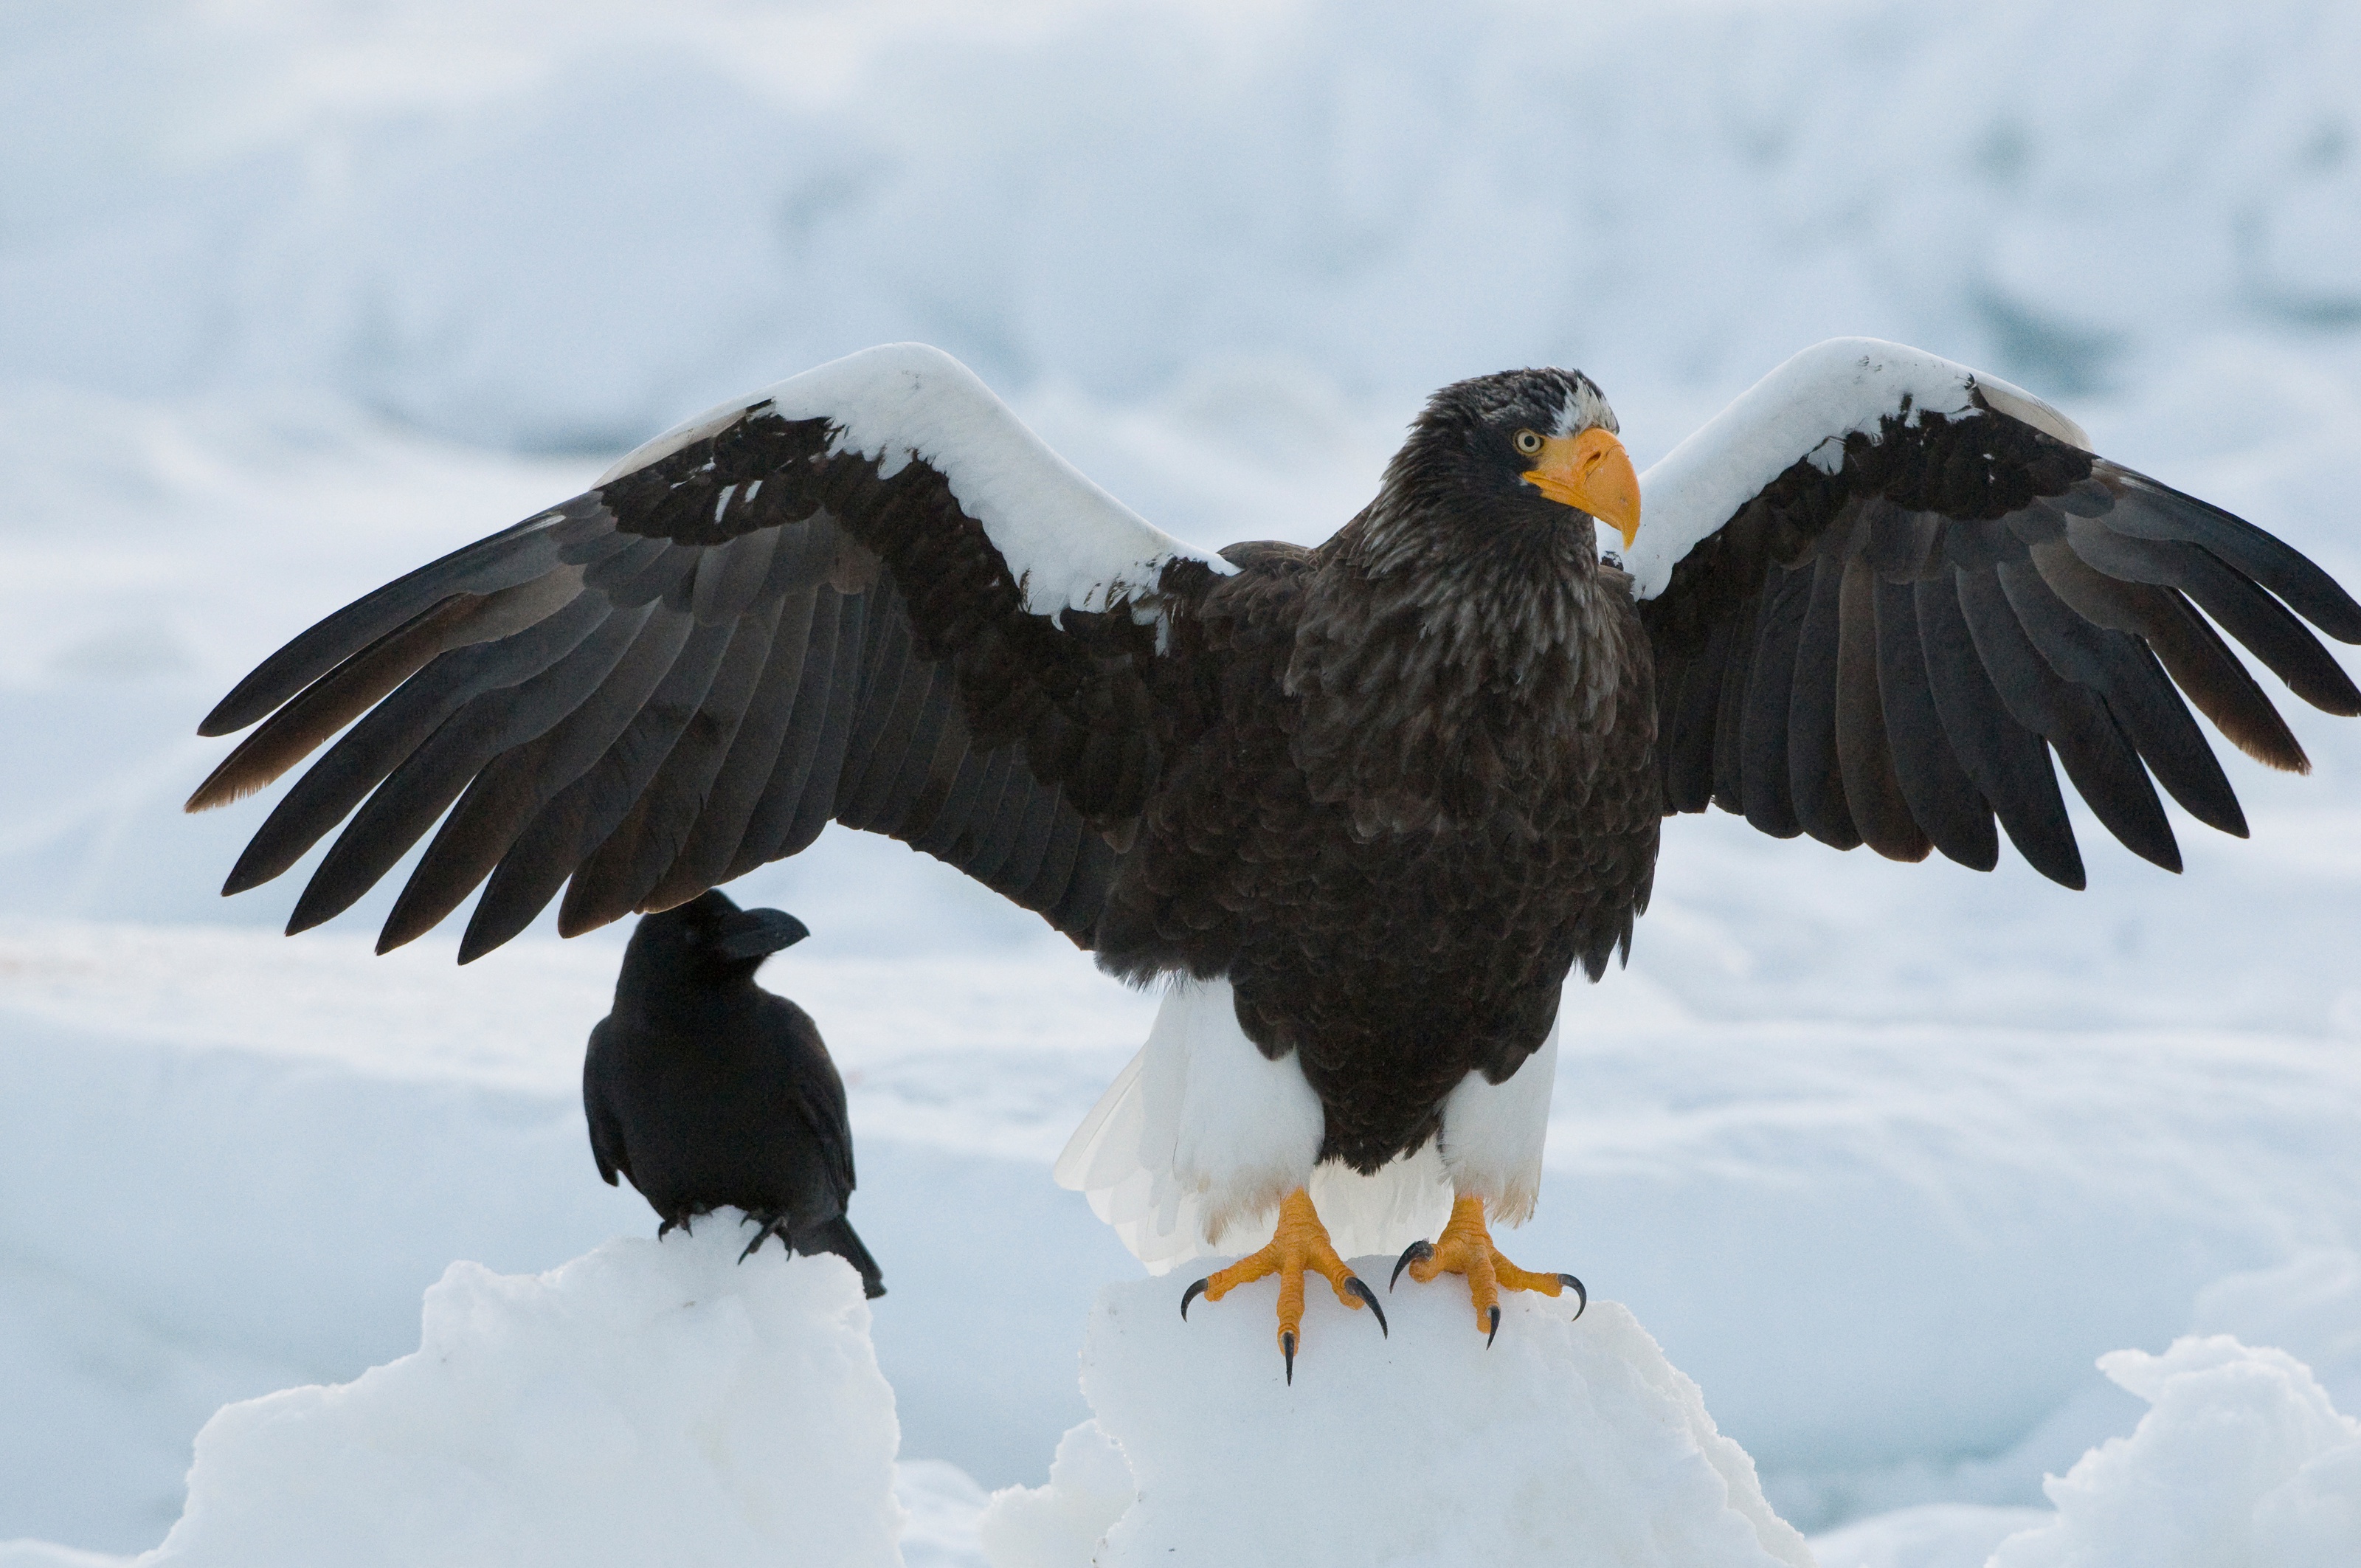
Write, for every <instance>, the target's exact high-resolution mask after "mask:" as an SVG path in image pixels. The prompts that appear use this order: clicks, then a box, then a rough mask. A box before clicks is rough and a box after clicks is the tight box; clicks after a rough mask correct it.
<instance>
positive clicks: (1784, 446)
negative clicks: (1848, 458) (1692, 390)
mask: <svg viewBox="0 0 2361 1568" xmlns="http://www.w3.org/2000/svg"><path fill="white" fill-rule="evenodd" d="M1979 391H1981V392H1982V394H1983V396H1984V399H1985V400H1986V401H1987V402H1989V403H1990V404H1991V406H1992V407H1993V408H1994V409H1996V410H1998V411H2001V412H2003V413H2005V414H2008V415H2009V416H2011V417H2012V418H2015V419H2020V420H2023V421H2024V422H2026V423H2027V424H2030V425H2032V426H2034V427H2035V428H2036V429H2037V430H2042V431H2046V432H2048V433H2049V434H2051V435H2054V436H2056V437H2058V438H2059V440H2061V441H2068V442H2070V443H2072V444H2075V445H2077V446H2081V447H2084V448H2086V449H2087V447H2088V446H2089V444H2090V438H2089V437H2088V436H2086V435H2084V434H2083V433H2082V429H2081V426H2080V425H2078V424H2076V423H2075V422H2073V421H2072V420H2070V419H2068V418H2067V417H2066V416H2065V415H2064V414H2062V413H2059V411H2057V410H2056V409H2053V408H2051V407H2050V406H2049V405H2048V404H2047V403H2045V402H2043V401H2042V400H2040V399H2038V398H2036V397H2034V396H2033V395H2032V394H2031V393H2029V392H2026V391H2025V390H2023V389H2020V388H2017V387H2013V386H2010V385H2009V384H2008V383H2007V382H2005V381H2002V380H1999V379H1997V378H1993V377H1990V376H1985V375H1982V373H1980V372H1978V371H1975V370H1971V369H1970V368H1969V367H1966V366H1964V365H1958V364H1954V363H1953V362H1952V361H1950V360H1949V359H1944V358H1941V357H1939V356H1936V355H1932V354H1927V353H1926V352H1924V351H1922V350H1920V349H1916V348H1910V347H1907V346H1905V345H1902V344H1898V343H1885V342H1882V341H1880V340H1879V339H1877V338H1873V337H1836V338H1830V339H1829V340H1828V342H1826V343H1821V344H1816V345H1813V346H1812V347H1810V348H1806V350H1804V351H1803V352H1802V353H1801V354H1798V355H1796V356H1795V357H1794V358H1792V359H1790V360H1788V361H1787V362H1786V363H1785V364H1784V365H1782V366H1780V367H1778V368H1777V369H1776V370H1773V371H1772V372H1771V374H1769V375H1768V376H1765V377H1763V379H1761V380H1760V381H1757V382H1756V383H1754V385H1753V386H1752V387H1750V388H1748V389H1746V390H1745V391H1744V392H1742V393H1741V394H1740V395H1739V397H1738V400H1737V401H1735V402H1733V403H1731V404H1730V406H1729V407H1728V408H1726V409H1724V410H1722V411H1721V412H1719V413H1718V414H1716V415H1715V416H1714V417H1713V418H1712V419H1710V420H1708V421H1707V422H1706V423H1705V424H1704V426H1703V427H1702V428H1700V429H1699V430H1698V431H1697V433H1696V434H1694V435H1692V436H1690V437H1689V438H1688V439H1687V440H1686V441H1684V442H1682V443H1681V444H1679V445H1678V446H1675V447H1674V448H1673V450H1672V451H1670V452H1669V453H1667V454H1665V455H1664V457H1663V458H1662V459H1661V460H1660V461H1658V462H1657V463H1656V464H1655V465H1654V466H1652V467H1650V468H1649V470H1648V471H1647V472H1646V473H1644V474H1642V475H1641V476H1640V532H1639V534H1638V536H1637V537H1636V538H1634V539H1633V540H1632V542H1631V548H1630V549H1629V550H1618V552H1617V554H1620V557H1621V560H1622V564H1623V566H1624V569H1625V570H1626V571H1628V572H1630V573H1631V576H1632V592H1633V593H1634V594H1635V595H1637V596H1638V597H1639V598H1643V599H1644V598H1655V597H1656V596H1657V595H1658V594H1661V593H1663V592H1664V588H1665V587H1666V585H1667V584H1669V583H1670V582H1671V581H1672V576H1673V567H1674V565H1675V564H1676V563H1677V562H1679V560H1680V559H1681V558H1682V557H1683V556H1685V555H1686V554H1688V553H1689V552H1690V551H1691V550H1693V549H1695V548H1696V547H1697V543H1698V542H1699V541H1701V540H1703V539H1705V538H1707V537H1708V535H1710V534H1712V533H1713V532H1715V531H1716V530H1718V529H1719V528H1720V527H1721V525H1722V524H1723V523H1725V522H1728V521H1730V518H1731V517H1733V516H1734V515H1736V513H1737V511H1738V509H1739V508H1741V507H1742V506H1744V505H1745V504H1746V503H1747V501H1749V500H1750V499H1752V498H1753V497H1754V496H1755V495H1756V494H1758V493H1759V492H1760V491H1761V490H1762V488H1763V486H1765V485H1767V484H1769V483H1770V482H1771V481H1772V480H1773V479H1774V478H1776V477H1779V475H1780V474H1782V473H1783V472H1784V471H1785V470H1786V469H1787V468H1788V467H1790V466H1793V465H1794V464H1795V463H1796V462H1799V461H1803V460H1807V459H1808V460H1810V461H1811V462H1813V463H1814V464H1815V465H1816V466H1818V467H1819V468H1820V469H1821V470H1822V471H1823V472H1826V473H1834V472H1835V471H1836V469H1837V467H1838V466H1839V465H1840V464H1841V463H1842V460H1843V453H1844V446H1843V443H1844V438H1845V437H1846V436H1848V435H1850V434H1851V433H1854V432H1855V431H1860V430H1867V429H1870V428H1872V426H1874V425H1875V424H1876V423H1877V422H1879V421H1880V420H1882V419H1884V418H1886V417H1888V416H1891V415H1900V414H1902V413H1903V411H1904V409H1905V400H1906V406H1907V408H1908V411H1909V415H1908V417H1909V418H1911V419H1913V420H1915V419H1916V416H1917V415H1919V414H1921V413H1925V412H1930V411H1931V412H1934V413H1939V414H1946V415H1949V416H1952V417H1958V416H1960V415H1975V414H1979V413H1981V412H1982V410H1981V409H1980V408H1979V407H1978V406H1977V404H1976V400H1975V398H1974V395H1973V394H1975V393H1976V392H1979ZM1615 543H1617V544H1618V545H1619V546H1620V543H1621V540H1620V537H1618V538H1617V539H1616V541H1615Z"/></svg>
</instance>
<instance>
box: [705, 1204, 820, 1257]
mask: <svg viewBox="0 0 2361 1568" xmlns="http://www.w3.org/2000/svg"><path fill="white" fill-rule="evenodd" d="M738 1223H740V1224H741V1225H760V1226H762V1227H763V1228H762V1229H761V1230H758V1231H756V1232H755V1233H754V1239H753V1240H752V1241H751V1242H748V1243H747V1244H746V1250H745V1251H744V1252H741V1253H740V1254H739V1255H738V1261H739V1262H741V1263H743V1262H745V1261H746V1260H747V1259H748V1258H750V1257H752V1256H753V1255H754V1254H755V1252H756V1251H757V1250H759V1249H760V1248H761V1246H762V1245H763V1243H764V1242H766V1241H769V1240H770V1239H771V1238H772V1237H773V1236H776V1237H778V1238H779V1245H780V1247H781V1248H782V1249H784V1250H785V1251H787V1252H793V1251H794V1250H795V1247H794V1245H792V1244H791V1243H789V1242H788V1240H787V1233H786V1229H785V1226H786V1223H787V1217H786V1216H785V1214H757V1213H753V1212H747V1213H746V1214H744V1215H742V1216H741V1217H740V1219H739V1221H738ZM686 1228H687V1227H686V1226H685V1225H684V1226H683V1227H682V1229H684V1230H686Z"/></svg>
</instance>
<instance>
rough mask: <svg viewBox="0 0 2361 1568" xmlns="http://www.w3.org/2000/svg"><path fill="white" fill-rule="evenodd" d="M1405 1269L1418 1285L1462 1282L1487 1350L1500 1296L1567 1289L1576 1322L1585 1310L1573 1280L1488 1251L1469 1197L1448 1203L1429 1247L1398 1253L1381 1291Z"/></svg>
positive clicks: (1417, 1245) (1477, 1207) (1415, 1245)
mask: <svg viewBox="0 0 2361 1568" xmlns="http://www.w3.org/2000/svg"><path fill="white" fill-rule="evenodd" d="M1405 1268H1407V1269H1409V1270H1410V1277H1411V1278H1412V1279H1415V1280H1417V1281H1418V1282H1419V1283H1420V1284H1421V1285H1423V1284H1425V1283H1426V1282H1427V1281H1428V1280H1431V1279H1433V1277H1435V1276H1436V1275H1438V1274H1457V1275H1463V1276H1465V1277H1466V1280H1467V1294H1468V1295H1470V1296H1471V1297H1473V1298H1475V1301H1476V1326H1477V1328H1479V1329H1482V1330H1483V1331H1484V1343H1485V1345H1486V1346H1487V1347H1489V1346H1490V1344H1491V1343H1492V1336H1493V1335H1495V1334H1497V1333H1499V1332H1500V1292H1501V1291H1503V1290H1538V1291H1540V1292H1541V1293H1542V1294H1543V1295H1544V1296H1555V1295H1558V1294H1560V1293H1561V1292H1562V1291H1564V1290H1565V1288H1566V1287H1567V1286H1569V1285H1570V1286H1572V1287H1574V1295H1575V1300H1576V1307H1575V1309H1574V1315H1575V1316H1576V1317H1577V1318H1578V1317H1580V1316H1582V1313H1583V1310H1584V1309H1585V1308H1587V1307H1588V1306H1589V1305H1590V1292H1589V1291H1587V1290H1585V1289H1584V1288H1582V1281H1581V1280H1579V1279H1576V1277H1574V1276H1573V1275H1571V1274H1535V1273H1534V1272H1532V1270H1531V1269H1526V1268H1519V1267H1518V1266H1516V1265H1515V1264H1513V1263H1510V1261H1509V1259H1508V1257H1507V1255H1505V1254H1503V1253H1502V1252H1501V1251H1500V1249H1499V1247H1496V1246H1494V1245H1492V1233H1491V1231H1490V1229H1489V1228H1488V1227H1487V1226H1486V1225H1485V1223H1484V1200H1482V1199H1481V1198H1478V1197H1477V1196H1475V1195H1474V1194H1473V1193H1462V1194H1460V1195H1459V1196H1458V1197H1457V1198H1455V1199H1454V1200H1452V1203H1451V1219H1450V1222H1449V1223H1447V1224H1445V1225H1444V1227H1443V1234H1442V1235H1441V1236H1439V1237H1437V1238H1436V1239H1435V1240H1433V1242H1412V1243H1411V1244H1410V1245H1409V1246H1407V1247H1405V1248H1404V1249H1402V1255H1401V1257H1400V1260H1399V1261H1397V1262H1396V1263H1395V1264H1394V1276H1393V1278H1392V1279H1390V1280H1389V1281H1387V1284H1386V1288H1387V1289H1389V1290H1390V1289H1392V1288H1393V1287H1394V1286H1395V1284H1397V1283H1399V1282H1400V1279H1401V1277H1402V1270H1403V1269H1405Z"/></svg>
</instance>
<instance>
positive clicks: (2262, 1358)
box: [1991, 1334, 2361, 1568]
mask: <svg viewBox="0 0 2361 1568" xmlns="http://www.w3.org/2000/svg"><path fill="white" fill-rule="evenodd" d="M2099 1369H2100V1370H2101V1371H2103V1372H2104V1373H2105V1374H2106V1375H2107V1376H2109V1377H2111V1378H2113V1379H2114V1381H2115V1382H2116V1383H2118V1384H2120V1385H2121V1386H2122V1387H2125V1388H2127V1389H2129V1390H2131V1392H2133V1393H2135V1394H2136V1395H2138V1396H2139V1397H2140V1398H2143V1399H2146V1400H2147V1401H2148V1403H2149V1405H2150V1406H2151V1407H2152V1408H2151V1409H2149V1410H2148V1412H2147V1415H2145V1416H2143V1417H2141V1418H2140V1423H2139V1427H2138V1429H2137V1430H2136V1431H2134V1432H2133V1433H2132V1435H2131V1436H2130V1437H2128V1438H2115V1439H2112V1440H2110V1441H2109V1442H2106V1443H2104V1444H2103V1445H2102V1446H2100V1447H2098V1448H2094V1449H2092V1451H2091V1452H2090V1453H2086V1454H2084V1455H2083V1456H2082V1459H2081V1463H2079V1464H2076V1465H2075V1466H2074V1468H2073V1469H2072V1470H2070V1471H2069V1472H2068V1473H2067V1474H2066V1475H2065V1476H2064V1477H2063V1478H2056V1477H2053V1478H2052V1479H2051V1480H2050V1481H2049V1482H2048V1483H2047V1486H2046V1489H2047V1490H2048V1494H2049V1500H2050V1501H2051V1502H2053V1503H2055V1504H2057V1505H2058V1518H2057V1519H2056V1520H2055V1521H2053V1522H2051V1523H2049V1524H2047V1525H2044V1526H2042V1527H2041V1528H2039V1529H2037V1530H2026V1531H2025V1532H2024V1533H2022V1534H2020V1535H2015V1536H2012V1537H2010V1538H2009V1540H2008V1541H2006V1542H2005V1543H2004V1544H2003V1545H2002V1547H2001V1549H2000V1550H1999V1551H1998V1552H1994V1553H1993V1557H1992V1565H1991V1568H2215V1565H2216V1564H2222V1563H2242V1564H2248V1565H2251V1568H2320V1565H2322V1564H2326V1563H2351V1562H2354V1561H2356V1557H2361V1422H2356V1421H2355V1420H2353V1419H2352V1418H2351V1417H2349V1416H2344V1415H2339V1414H2338V1413H2337V1411H2336V1408H2335V1407H2334V1405H2333V1404H2331V1403H2330V1402H2329V1398H2328V1396H2327V1394H2326V1393H2325V1392H2324V1391H2323V1390H2322V1388H2321V1387H2320V1384H2319V1383H2318V1382H2317V1381H2316V1380H2315V1379H2314V1378H2313V1376H2312V1371H2311V1369H2310V1368H2309V1367H2307V1366H2305V1365H2303V1363H2301V1362H2300V1361H2298V1360H2296V1359H2295V1357H2293V1356H2291V1355H2290V1354H2287V1352H2285V1351H2283V1350H2255V1349H2250V1348H2248V1347H2247V1346H2246V1345H2244V1344H2241V1343H2239V1342H2238V1341H2236V1340H2235V1339H2233V1338H2231V1337H2230V1336H2229V1335H2227V1334H2212V1335H2203V1336H2200V1335H2195V1334H2191V1335H2189V1336H2187V1337H2185V1338H2182V1339H2179V1340H2176V1341H2174V1342H2173V1344H2172V1348H2171V1349H2169V1350H2168V1351H2166V1352H2165V1353H2164V1354H2162V1355H2150V1354H2147V1352H2145V1351H2138V1350H2118V1351H2113V1352H2110V1353H2109V1354H2106V1355H2103V1356H2101V1357H2100V1358H2099Z"/></svg>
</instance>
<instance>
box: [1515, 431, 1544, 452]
mask: <svg viewBox="0 0 2361 1568" xmlns="http://www.w3.org/2000/svg"><path fill="white" fill-rule="evenodd" d="M1541 449H1542V438H1541V437H1540V436H1538V435H1536V434H1534V433H1532V431H1530V430H1521V431H1519V432H1517V450H1518V451H1520V452H1521V453H1523V454H1524V455H1526V456H1528V457H1531V456H1532V455H1533V454H1534V453H1536V452H1539V451H1540V450H1541Z"/></svg>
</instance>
